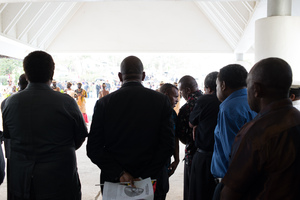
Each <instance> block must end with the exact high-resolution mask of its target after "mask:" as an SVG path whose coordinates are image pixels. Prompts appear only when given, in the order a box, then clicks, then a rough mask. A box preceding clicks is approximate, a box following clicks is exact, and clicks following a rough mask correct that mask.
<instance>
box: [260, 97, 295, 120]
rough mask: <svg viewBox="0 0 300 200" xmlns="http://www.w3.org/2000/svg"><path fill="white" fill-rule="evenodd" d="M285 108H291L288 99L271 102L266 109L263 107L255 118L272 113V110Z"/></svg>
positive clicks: (290, 102)
mask: <svg viewBox="0 0 300 200" xmlns="http://www.w3.org/2000/svg"><path fill="white" fill-rule="evenodd" d="M285 107H293V104H292V100H291V99H289V98H286V99H282V100H279V101H275V102H272V103H270V104H268V105H267V106H266V107H264V108H263V109H262V110H261V111H260V112H259V113H258V115H257V117H262V116H263V115H265V114H267V113H269V112H271V111H273V110H279V109H282V108H285Z"/></svg>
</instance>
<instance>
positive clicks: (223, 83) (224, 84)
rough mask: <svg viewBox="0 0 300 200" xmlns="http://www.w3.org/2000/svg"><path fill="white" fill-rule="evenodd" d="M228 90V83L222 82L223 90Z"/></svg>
mask: <svg viewBox="0 0 300 200" xmlns="http://www.w3.org/2000/svg"><path fill="white" fill-rule="evenodd" d="M226 89H227V87H226V83H225V81H222V83H221V90H222V91H225V90H226Z"/></svg>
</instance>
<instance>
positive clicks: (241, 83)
mask: <svg viewBox="0 0 300 200" xmlns="http://www.w3.org/2000/svg"><path fill="white" fill-rule="evenodd" d="M247 75H248V72H247V70H246V69H245V68H244V67H243V66H242V65H239V64H230V65H227V66H225V67H223V68H221V69H220V72H219V74H218V79H219V81H220V82H223V81H224V82H225V84H226V86H227V87H229V88H231V89H239V88H243V87H246V86H247V83H246V79H247Z"/></svg>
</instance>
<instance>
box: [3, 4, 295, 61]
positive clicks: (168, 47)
mask: <svg viewBox="0 0 300 200" xmlns="http://www.w3.org/2000/svg"><path fill="white" fill-rule="evenodd" d="M293 4H296V5H293V10H292V15H300V3H299V1H296V0H294V1H293ZM296 8H297V9H296ZM266 16H267V1H266V0H256V1H243V0H239V1H224V0H211V1H207V0H196V1H191V0H185V1H180V0H152V1H151V0H143V1H142V0H139V1H137V0H135V1H134V0H119V1H114V0H102V1H96V0H94V1H88V0H77V1H75V0H73V1H71V0H64V1H63V2H62V1H58V0H32V1H28V0H27V1H26V0H10V1H8V0H6V1H3V0H0V54H2V55H6V56H12V57H23V56H24V55H26V54H27V53H28V51H31V50H34V49H41V50H45V51H47V52H50V53H103V52H105V53H107V52H168V53H172V52H181V53H183V52H193V53H194V52H195V53H202V52H205V53H207V52H216V53H247V52H253V48H254V23H255V21H256V20H257V19H259V18H263V17H266Z"/></svg>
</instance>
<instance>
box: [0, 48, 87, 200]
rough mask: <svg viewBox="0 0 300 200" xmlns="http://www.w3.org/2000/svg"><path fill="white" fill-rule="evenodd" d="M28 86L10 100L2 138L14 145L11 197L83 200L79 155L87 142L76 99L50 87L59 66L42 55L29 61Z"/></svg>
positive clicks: (26, 66)
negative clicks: (77, 152)
mask: <svg viewBox="0 0 300 200" xmlns="http://www.w3.org/2000/svg"><path fill="white" fill-rule="evenodd" d="M23 68H24V71H25V74H26V77H27V79H28V82H29V84H28V86H27V87H26V89H24V90H23V91H21V92H18V93H16V94H14V95H12V96H10V97H8V98H7V100H6V101H5V104H4V106H3V109H2V116H3V133H4V137H5V138H6V139H10V150H11V152H10V159H9V162H10V164H9V171H10V172H9V174H8V175H9V180H10V181H9V192H10V193H11V194H10V195H9V196H10V197H11V198H12V199H14V200H29V199H49V200H53V199H55V200H80V199H81V185H80V181H79V176H78V173H77V163H76V154H75V150H76V149H78V148H79V147H80V146H81V145H82V143H83V142H84V140H85V137H86V136H87V128H86V125H85V122H84V120H83V116H82V114H81V112H80V110H79V108H78V106H77V104H76V102H75V101H74V99H73V98H72V97H70V96H69V95H67V94H62V93H60V92H56V91H53V89H52V88H51V87H50V84H51V82H52V78H53V74H54V68H55V65H54V61H53V59H52V57H51V55H49V54H47V53H46V52H43V51H34V52H32V53H30V54H29V55H28V56H26V57H25V59H24V61H23Z"/></svg>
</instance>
